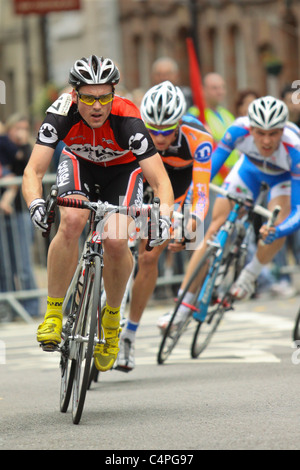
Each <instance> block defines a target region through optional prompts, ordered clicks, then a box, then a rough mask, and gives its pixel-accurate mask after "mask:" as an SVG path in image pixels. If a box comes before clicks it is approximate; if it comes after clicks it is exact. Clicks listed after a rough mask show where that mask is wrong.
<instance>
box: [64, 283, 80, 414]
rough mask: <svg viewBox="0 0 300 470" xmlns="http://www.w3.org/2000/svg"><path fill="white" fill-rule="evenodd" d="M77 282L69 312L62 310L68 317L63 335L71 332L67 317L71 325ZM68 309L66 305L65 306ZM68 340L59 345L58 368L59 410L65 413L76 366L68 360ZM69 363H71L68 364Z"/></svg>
mask: <svg viewBox="0 0 300 470" xmlns="http://www.w3.org/2000/svg"><path fill="white" fill-rule="evenodd" d="M77 284H78V280H77V283H76V288H75V289H74V291H73V293H72V295H71V298H70V299H71V301H70V308H69V312H68V313H67V312H64V315H66V316H67V317H68V320H67V322H66V324H65V325H64V328H63V332H64V334H65V335H67V336H70V334H71V326H70V322H69V319H70V318H71V323H72V325H73V321H74V320H73V319H74V317H75V315H76V309H77V305H76V303H75V297H76V294H77ZM67 309H68V307H67ZM69 345H70V343H69V340H68V339H67V340H66V342H65V343H64V345H63V346H62V347H61V359H60V369H61V382H60V411H61V412H62V413H66V412H67V410H68V407H69V403H70V399H71V395H72V389H73V381H74V376H75V368H76V361H74V360H73V359H72V360H70V358H69V356H70V350H69ZM70 363H71V365H70Z"/></svg>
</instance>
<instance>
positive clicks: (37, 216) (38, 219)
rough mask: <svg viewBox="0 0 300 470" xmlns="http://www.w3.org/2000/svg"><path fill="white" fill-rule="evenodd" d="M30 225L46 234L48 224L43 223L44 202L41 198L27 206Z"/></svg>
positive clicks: (44, 213)
mask: <svg viewBox="0 0 300 470" xmlns="http://www.w3.org/2000/svg"><path fill="white" fill-rule="evenodd" d="M29 213H30V217H31V220H32V223H33V224H34V225H35V227H37V228H38V229H39V230H41V231H42V232H47V229H48V224H46V223H44V222H43V220H44V217H45V215H46V201H45V200H44V199H41V198H37V199H34V200H33V201H32V203H31V204H30V206H29Z"/></svg>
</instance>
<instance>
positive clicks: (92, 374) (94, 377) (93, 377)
mask: <svg viewBox="0 0 300 470" xmlns="http://www.w3.org/2000/svg"><path fill="white" fill-rule="evenodd" d="M99 374H100V371H99V370H98V369H97V368H96V366H95V362H94V361H93V362H92V365H91V371H90V376H89V382H88V390H90V388H91V385H92V382H95V383H97V382H98V378H99Z"/></svg>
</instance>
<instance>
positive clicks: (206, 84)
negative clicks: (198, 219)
mask: <svg viewBox="0 0 300 470" xmlns="http://www.w3.org/2000/svg"><path fill="white" fill-rule="evenodd" d="M226 93H227V91H226V84H225V81H224V79H223V77H222V76H221V75H219V74H218V73H215V72H211V73H208V74H207V75H205V77H204V78H203V94H204V100H205V105H206V108H205V111H204V114H205V121H206V125H207V126H208V129H209V131H210V132H211V134H212V136H213V139H214V142H215V144H218V142H219V141H220V140H221V139H222V137H223V135H224V133H225V131H226V129H227V128H228V127H229V126H230V125H231V124H232V123H233V121H234V119H235V118H234V116H233V114H232V113H231V112H230V111H228V109H226V108H225V107H224V106H223V103H224V101H225V98H226ZM238 158H239V153H238V152H237V151H233V152H232V153H231V155H230V157H229V158H228V160H227V161H226V162H225V164H224V165H223V166H222V168H221V169H220V171H219V173H218V174H217V175H216V176H215V178H214V179H213V183H214V184H217V185H218V186H221V185H222V183H223V181H224V179H225V178H226V176H227V175H228V173H229V172H230V170H231V168H232V167H233V165H234V164H235V162H236V161H237V160H238ZM215 200H216V193H213V192H212V191H211V192H210V195H209V201H210V202H209V211H208V214H207V216H206V219H205V224H204V226H205V230H207V228H208V227H209V225H210V223H211V216H212V210H213V206H214V203H215Z"/></svg>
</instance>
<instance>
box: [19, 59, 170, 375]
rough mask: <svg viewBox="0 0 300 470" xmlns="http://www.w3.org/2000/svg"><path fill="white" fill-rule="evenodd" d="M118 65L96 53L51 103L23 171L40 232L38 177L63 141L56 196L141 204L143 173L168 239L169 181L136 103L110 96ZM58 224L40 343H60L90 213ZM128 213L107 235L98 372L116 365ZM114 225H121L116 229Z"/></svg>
mask: <svg viewBox="0 0 300 470" xmlns="http://www.w3.org/2000/svg"><path fill="white" fill-rule="evenodd" d="M119 79H120V74H119V70H118V69H117V67H116V66H115V64H114V63H113V61H112V60H111V59H108V58H106V59H104V58H103V57H100V58H99V57H97V56H95V55H93V56H90V57H89V58H82V59H81V60H78V61H76V62H75V64H74V65H73V67H72V68H71V70H70V74H69V83H70V84H71V86H72V87H73V90H72V92H71V93H70V94H68V93H67V94H63V95H62V96H61V97H60V98H59V99H58V100H57V101H56V102H55V103H54V104H52V106H50V108H49V109H48V112H47V115H46V118H45V120H44V122H43V123H42V125H41V127H40V130H39V133H38V138H37V142H36V144H35V146H34V149H33V152H32V154H31V157H30V160H29V162H28V165H27V167H26V169H25V171H24V177H23V195H24V198H25V200H26V202H27V204H28V207H29V211H30V215H31V218H32V221H33V223H34V224H35V225H36V226H37V227H38V228H39V229H40V230H42V231H46V230H47V226H46V225H45V224H44V223H43V216H44V214H45V201H44V199H43V198H42V194H43V193H42V179H43V176H44V174H45V172H46V171H47V169H48V167H49V165H50V162H51V159H52V156H53V154H54V150H55V148H56V146H57V144H58V142H60V141H61V140H63V141H64V142H65V144H66V147H65V148H64V150H63V151H62V154H61V158H60V162H59V165H58V169H57V186H58V190H59V193H58V195H59V196H62V197H63V196H66V195H68V196H69V195H70V194H73V195H76V197H77V198H78V199H91V200H93V199H94V197H95V188H96V186H98V187H100V198H101V199H102V200H107V201H108V202H110V203H112V204H120V200H119V197H122V200H121V204H124V205H131V204H133V203H135V204H140V203H141V202H142V179H143V175H144V177H145V178H147V180H148V181H149V182H150V183H151V186H152V187H153V189H154V193H155V195H156V196H158V197H159V198H160V201H161V204H162V217H161V218H160V229H161V230H160V237H159V238H158V239H156V240H155V241H153V242H152V244H153V245H155V244H160V243H163V242H164V241H165V239H166V238H168V236H169V235H168V234H169V227H170V213H168V210H169V208H171V207H172V206H173V191H172V186H171V183H170V180H169V178H168V176H167V173H166V171H165V168H164V166H163V164H162V161H161V158H160V155H159V154H158V153H157V151H156V149H155V147H154V145H153V142H152V139H151V137H150V135H149V133H148V131H147V129H146V128H145V125H144V123H143V121H142V119H141V117H140V113H139V111H138V109H137V108H136V106H135V105H134V104H133V103H131V102H130V101H128V100H126V99H123V98H120V97H118V96H115V85H116V84H117V83H118V82H119ZM60 214H61V219H60V225H59V228H58V231H57V234H56V235H55V237H54V239H53V240H52V242H51V244H50V247H49V253H48V299H47V312H46V315H45V319H44V322H43V323H42V324H41V325H40V326H39V328H38V333H37V340H38V341H39V342H40V343H54V344H58V343H60V340H61V331H62V302H63V298H64V296H65V293H66V290H67V287H68V285H69V283H70V281H71V278H72V275H73V273H74V270H75V267H76V264H77V260H78V239H79V237H80V235H81V233H82V230H83V228H84V226H85V224H86V221H87V218H88V215H89V213H88V211H85V210H81V211H78V210H76V209H71V208H61V212H60ZM131 220H132V219H130V218H129V217H127V216H125V215H124V214H113V215H112V216H111V217H110V218H109V221H108V223H107V225H108V226H107V227H106V229H107V235H108V236H107V238H106V239H105V240H104V264H105V267H104V272H103V276H104V284H105V290H106V294H107V304H106V307H105V309H104V311H103V313H102V314H103V322H102V324H103V327H104V329H105V337H106V338H108V339H107V342H106V344H105V345H102V344H101V345H97V347H96V350H95V362H96V366H97V367H98V368H99V370H102V371H105V370H108V369H110V368H111V367H112V366H113V363H114V361H115V359H116V357H117V354H118V351H119V347H118V335H119V322H120V304H121V300H122V297H123V294H124V291H125V287H126V284H127V280H128V278H129V275H130V273H131V270H132V265H133V261H132V256H131V253H130V250H129V248H128V243H127V238H128V226H129V224H130V222H131ZM111 227H114V228H115V227H118V229H119V230H118V233H116V231H115V230H114V231H112V229H111Z"/></svg>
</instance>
